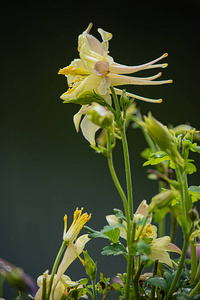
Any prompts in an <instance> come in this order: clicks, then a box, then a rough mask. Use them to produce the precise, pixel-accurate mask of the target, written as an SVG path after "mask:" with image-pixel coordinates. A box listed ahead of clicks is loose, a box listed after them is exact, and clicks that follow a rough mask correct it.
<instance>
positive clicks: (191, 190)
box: [189, 185, 200, 196]
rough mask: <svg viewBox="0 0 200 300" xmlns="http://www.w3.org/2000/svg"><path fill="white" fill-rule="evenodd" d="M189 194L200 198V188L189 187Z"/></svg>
mask: <svg viewBox="0 0 200 300" xmlns="http://www.w3.org/2000/svg"><path fill="white" fill-rule="evenodd" d="M189 193H190V194H191V195H194V196H197V195H198V196H200V186H195V185H191V186H190V187H189Z"/></svg>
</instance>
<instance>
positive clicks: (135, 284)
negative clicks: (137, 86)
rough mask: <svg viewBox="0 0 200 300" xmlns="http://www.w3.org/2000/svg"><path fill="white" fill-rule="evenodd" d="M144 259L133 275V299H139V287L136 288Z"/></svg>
mask: <svg viewBox="0 0 200 300" xmlns="http://www.w3.org/2000/svg"><path fill="white" fill-rule="evenodd" d="M145 263H146V261H145V260H143V261H142V262H141V264H140V266H139V268H138V271H137V273H136V275H135V278H134V279H133V286H134V290H135V299H137V300H140V299H141V298H140V293H139V288H138V281H139V278H140V274H141V273H142V270H143V268H144V266H145Z"/></svg>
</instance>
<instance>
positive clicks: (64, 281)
mask: <svg viewBox="0 0 200 300" xmlns="http://www.w3.org/2000/svg"><path fill="white" fill-rule="evenodd" d="M48 272H49V271H48V270H47V271H46V272H45V273H44V274H43V275H40V276H39V277H38V279H37V284H38V286H39V290H38V291H37V293H36V295H35V298H34V299H35V300H41V299H42V287H43V279H44V277H45V278H46V290H47V289H48V286H49V281H50V277H51V275H49V274H48ZM56 278H57V275H55V276H54V280H53V282H55V280H56ZM74 287H76V288H77V290H78V289H79V288H82V285H80V284H78V283H77V282H75V281H72V280H71V279H70V277H69V276H67V275H62V276H61V277H60V280H59V282H58V284H57V286H56V288H55V290H54V294H52V293H51V295H50V298H49V299H50V300H60V299H62V296H63V295H65V296H68V295H69V293H70V292H71V291H72V289H74Z"/></svg>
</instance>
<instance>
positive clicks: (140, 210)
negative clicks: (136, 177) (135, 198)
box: [135, 200, 148, 217]
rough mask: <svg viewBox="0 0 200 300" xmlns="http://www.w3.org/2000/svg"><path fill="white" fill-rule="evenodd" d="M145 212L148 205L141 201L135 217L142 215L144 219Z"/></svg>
mask: <svg viewBox="0 0 200 300" xmlns="http://www.w3.org/2000/svg"><path fill="white" fill-rule="evenodd" d="M147 211H148V204H147V201H146V200H143V201H142V202H141V203H140V205H139V206H138V208H137V210H136V212H135V215H137V214H139V215H143V216H144V217H146V216H147Z"/></svg>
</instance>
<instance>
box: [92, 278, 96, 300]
mask: <svg viewBox="0 0 200 300" xmlns="http://www.w3.org/2000/svg"><path fill="white" fill-rule="evenodd" d="M92 289H93V300H96V299H97V291H96V285H95V279H92Z"/></svg>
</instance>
